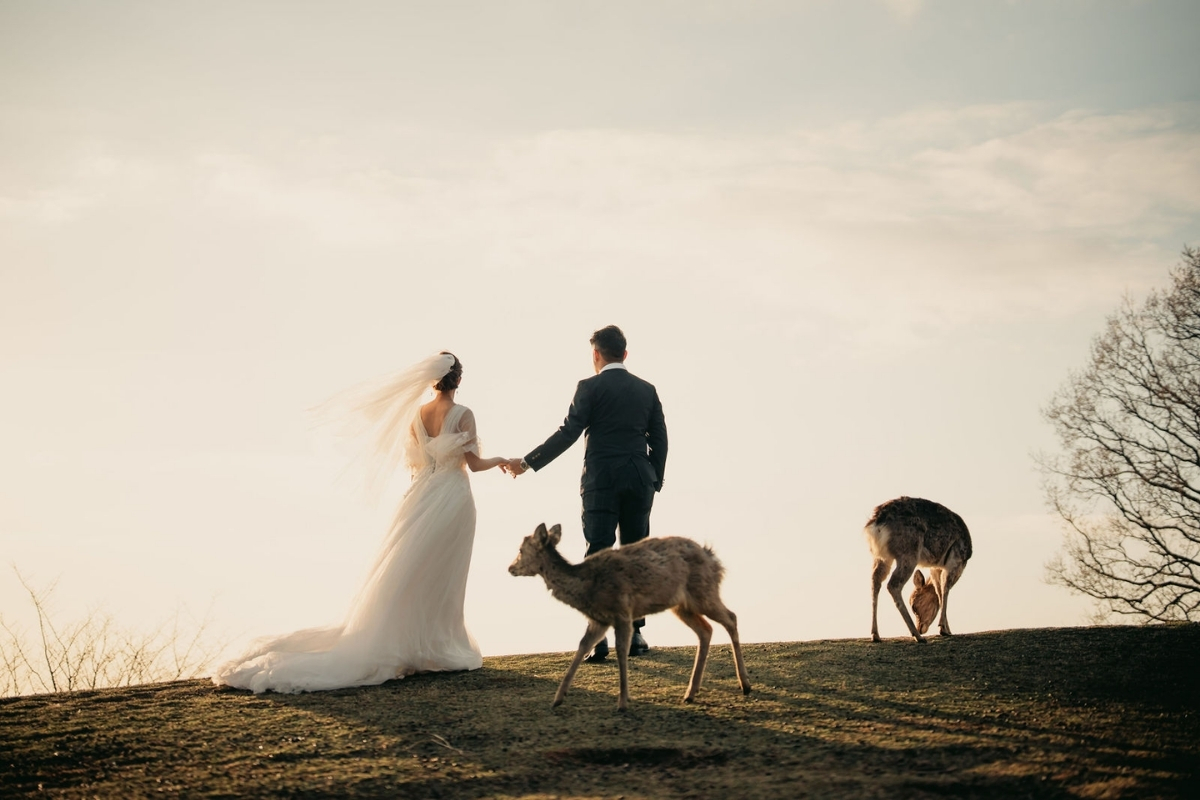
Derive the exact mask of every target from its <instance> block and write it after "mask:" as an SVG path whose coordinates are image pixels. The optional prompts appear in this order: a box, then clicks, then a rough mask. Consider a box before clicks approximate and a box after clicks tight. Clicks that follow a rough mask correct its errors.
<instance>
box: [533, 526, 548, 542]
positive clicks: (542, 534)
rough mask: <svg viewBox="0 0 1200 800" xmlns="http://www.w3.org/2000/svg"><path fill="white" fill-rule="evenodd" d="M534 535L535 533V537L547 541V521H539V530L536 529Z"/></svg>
mask: <svg viewBox="0 0 1200 800" xmlns="http://www.w3.org/2000/svg"><path fill="white" fill-rule="evenodd" d="M533 535H534V538H536V539H537V540H538V541H539V542H544V541H546V523H544V522H542V523H539V524H538V526H537V530H535V531H534V532H533Z"/></svg>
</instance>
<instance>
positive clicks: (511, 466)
mask: <svg viewBox="0 0 1200 800" xmlns="http://www.w3.org/2000/svg"><path fill="white" fill-rule="evenodd" d="M527 469H529V467H528V466H527V465H526V464H525V459H523V458H510V459H508V460H507V461H502V462H501V463H500V470H501V471H502V472H507V473H508V474H509V475H512V476H513V477H514V478H515V477H517V476H518V475H520V474H522V473H523V472H525V471H526V470H527Z"/></svg>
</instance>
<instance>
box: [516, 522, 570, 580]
mask: <svg viewBox="0 0 1200 800" xmlns="http://www.w3.org/2000/svg"><path fill="white" fill-rule="evenodd" d="M560 539H562V525H555V526H554V527H553V528H551V529H550V530H546V523H544V522H543V523H541V524H540V525H538V526H537V529H536V530H535V531H534V532H533V533H531V534H529V535H528V536H526V537H525V538H524V539H523V540H522V541H521V550H520V552H518V553H517V558H516V560H515V561H513V562H512V563H511V564H509V565H508V572H509V574H510V575H538V574H540V573H541V571H542V567H543V565H544V564H545V562H546V551H547V550H553V549H555V548H556V547H558V542H559V540H560Z"/></svg>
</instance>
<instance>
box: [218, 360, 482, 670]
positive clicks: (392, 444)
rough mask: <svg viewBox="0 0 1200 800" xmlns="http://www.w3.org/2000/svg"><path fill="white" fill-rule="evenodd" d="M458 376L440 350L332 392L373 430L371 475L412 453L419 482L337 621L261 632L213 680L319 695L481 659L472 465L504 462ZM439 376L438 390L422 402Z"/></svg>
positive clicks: (468, 665) (362, 428) (454, 363)
mask: <svg viewBox="0 0 1200 800" xmlns="http://www.w3.org/2000/svg"><path fill="white" fill-rule="evenodd" d="M461 380H462V364H461V363H460V362H459V360H458V358H457V357H455V356H454V355H452V354H451V353H446V352H443V353H439V354H438V355H436V356H433V357H431V358H428V359H426V360H424V361H422V362H420V363H418V364H416V365H414V366H412V367H410V368H409V369H407V370H405V371H404V372H402V373H400V374H399V375H396V376H394V377H393V378H391V379H389V380H388V381H387V382H386V383H385V384H383V385H382V386H376V387H368V388H365V389H359V390H352V391H351V392H349V393H347V394H346V395H344V396H342V397H340V398H335V402H336V401H340V402H338V405H348V406H349V407H350V410H351V411H353V412H354V416H355V419H356V420H357V421H358V423H359V424H358V425H357V429H358V431H359V432H361V433H365V434H368V435H369V436H370V438H371V440H372V447H373V450H374V456H375V458H374V459H372V462H373V464H374V466H375V473H374V474H375V477H378V476H379V474H380V472H381V471H383V470H387V469H389V468H394V467H395V466H396V465H397V464H398V463H399V462H401V461H404V462H407V464H408V467H409V468H410V470H411V471H412V477H413V481H412V485H411V487H410V488H409V490H408V492H407V493H406V494H405V495H404V500H403V501H402V502H401V503H400V508H399V509H398V510H397V512H396V516H395V519H394V521H393V522H392V525H391V529H390V530H389V531H388V534H387V536H386V538H385V539H384V541H383V546H382V547H381V548H380V550H379V554H378V555H377V556H376V558H375V561H374V563H373V564H372V565H371V568H370V570H369V571H368V573H367V577H366V580H365V582H364V583H363V585H362V587H361V588H360V589H359V591H358V594H357V596H356V597H355V598H354V601H353V602H352V603H351V604H350V610H349V612H348V613H347V614H346V617H345V619H344V621H343V622H342V624H341V625H337V626H334V627H328V628H308V629H306V630H301V631H297V632H295V633H291V634H288V635H286V636H280V637H277V638H271V639H264V640H259V641H258V642H256V643H255V644H254V646H252V647H251V649H250V650H249V651H248V652H246V653H244V654H243V655H241V656H240V657H238V658H236V659H234V660H233V661H230V662H229V663H227V664H224V665H222V666H221V667H219V668H218V669H217V671H216V673H215V674H214V675H213V676H212V680H213V683H215V684H217V685H227V686H234V687H237V688H239V689H250V690H252V691H254V692H264V691H267V690H272V691H276V692H311V691H318V690H322V689H338V688H343V687H348V686H369V685H373V684H379V683H383V682H384V681H386V680H390V679H392V678H402V677H404V676H405V675H411V674H413V673H415V672H431V671H438V670H465V669H478V668H479V667H480V666H482V664H483V658H482V656H481V655H480V652H479V646H478V645H477V644H476V643H475V640H474V639H473V638H472V637H471V634H470V633H468V632H467V628H466V625H465V623H464V621H463V599H464V596H465V594H466V588H467V570H468V568H469V567H470V563H471V547H472V544H473V541H474V538H475V500H474V498H473V497H472V495H471V484H470V482H469V481H468V479H467V474H466V469H465V468H470V470H471V471H472V472H480V471H482V470H488V469H491V468H492V467H496V466H499V465H501V464H503V463H505V459H503V458H486V459H485V458H480V456H479V443H478V439H477V437H476V432H475V416H474V415H473V414H472V413H471V410H470V409H469V408H467V407H465V406H461V405H458V404H457V403H455V402H454V393H455V391H456V390H457V388H458V384H459V382H460V381H461ZM431 384H432V385H433V388H434V390H435V391H436V396H435V397H434V399H433V400H432V401H431V402H429V403H426V404H424V405H421V400H422V399H423V396H424V393H425V391H426V390H427V389H428V388H429V386H430V385H431Z"/></svg>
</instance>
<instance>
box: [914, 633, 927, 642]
mask: <svg viewBox="0 0 1200 800" xmlns="http://www.w3.org/2000/svg"><path fill="white" fill-rule="evenodd" d="M913 639H915V640H916V641H917V644H926V642H925V637H924V636H922V635H920V634H917V635H916V636H914V637H913Z"/></svg>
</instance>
